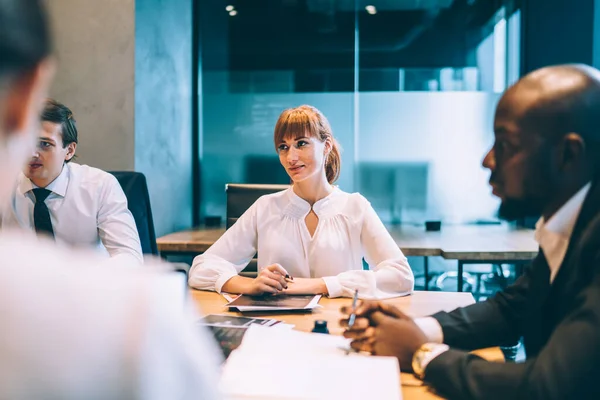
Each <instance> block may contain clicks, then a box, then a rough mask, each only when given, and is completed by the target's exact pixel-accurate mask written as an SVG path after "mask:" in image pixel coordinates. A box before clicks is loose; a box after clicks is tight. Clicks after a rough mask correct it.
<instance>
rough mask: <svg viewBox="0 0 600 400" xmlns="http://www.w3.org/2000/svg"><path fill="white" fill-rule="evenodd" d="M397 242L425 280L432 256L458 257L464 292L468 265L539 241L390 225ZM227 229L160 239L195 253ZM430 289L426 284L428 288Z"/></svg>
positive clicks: (503, 231) (466, 229)
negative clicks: (419, 263) (419, 262)
mask: <svg viewBox="0 0 600 400" xmlns="http://www.w3.org/2000/svg"><path fill="white" fill-rule="evenodd" d="M388 231H389V232H390V234H391V236H392V238H393V239H394V241H395V242H396V243H397V244H398V247H400V249H401V250H402V252H403V253H404V254H405V255H406V256H420V257H423V258H424V267H425V268H424V269H425V282H426V285H427V284H428V283H429V258H428V257H437V256H439V257H443V258H444V259H446V260H456V261H457V264H458V265H457V267H458V291H462V287H463V284H462V276H463V274H462V272H463V267H464V265H465V264H476V263H479V264H490V263H491V264H522V263H526V262H529V261H530V260H531V259H533V258H534V257H535V256H536V255H537V252H538V244H537V242H536V241H535V239H534V234H533V230H531V229H514V228H512V227H509V226H507V225H455V226H452V225H450V226H443V227H442V230H441V231H438V232H427V231H425V229H424V228H423V227H417V226H410V225H407V226H405V225H400V226H390V227H388ZM224 232H225V228H197V229H192V230H186V231H181V232H175V233H171V234H168V235H165V236H163V237H161V238H159V239H158V240H157V244H158V250H159V251H160V253H161V254H162V255H163V256H165V257H166V256H169V255H196V254H200V253H203V252H205V251H206V250H207V249H208V248H209V247H210V246H211V245H212V244H213V243H214V242H216V241H217V239H219V238H220V237H221V235H223V233H224ZM425 288H426V289H427V286H426V287H425Z"/></svg>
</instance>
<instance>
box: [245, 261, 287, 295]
mask: <svg viewBox="0 0 600 400" xmlns="http://www.w3.org/2000/svg"><path fill="white" fill-rule="evenodd" d="M286 276H289V274H288V273H287V271H286V270H285V269H284V268H283V267H282V266H281V265H279V264H271V265H269V266H266V267H265V268H263V269H262V270H261V271H260V272H259V274H258V276H257V277H256V278H255V279H253V280H252V282H251V284H250V286H249V288H248V292H247V293H246V294H250V295H260V294H264V293H270V294H278V293H281V292H282V291H284V290H285V289H287V288H288V283H287V281H286V279H285V277H286Z"/></svg>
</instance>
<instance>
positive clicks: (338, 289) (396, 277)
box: [189, 188, 414, 299]
mask: <svg viewBox="0 0 600 400" xmlns="http://www.w3.org/2000/svg"><path fill="white" fill-rule="evenodd" d="M310 210H311V206H310V204H309V203H308V202H306V201H305V200H303V199H302V198H300V197H299V196H298V195H296V194H295V193H294V191H293V189H292V188H290V189H287V190H285V191H283V192H279V193H274V194H270V195H266V196H262V197H261V198H259V199H258V200H257V201H256V202H255V203H254V204H253V205H252V206H251V207H250V208H249V209H248V210H247V211H246V212H245V213H244V214H243V215H242V216H241V217H240V218H239V219H238V221H237V222H236V223H235V224H234V225H233V226H232V227H231V228H230V229H228V230H227V231H226V232H225V234H224V235H223V236H222V237H221V238H220V239H219V240H217V242H215V244H213V245H212V246H211V247H210V248H209V249H208V250H207V251H206V252H205V253H204V254H201V255H199V256H197V257H196V258H195V259H194V263H193V266H192V269H191V270H190V275H189V284H190V285H191V286H192V287H195V288H198V289H204V290H216V291H217V292H220V291H221V288H222V287H223V285H224V284H225V282H227V281H228V280H229V279H231V278H232V277H234V276H236V275H237V274H238V273H239V272H240V271H241V270H242V269H244V267H245V266H246V265H247V264H248V262H249V261H250V260H251V259H252V258H253V257H254V255H255V254H256V253H257V250H258V269H259V271H260V269H262V268H264V267H266V266H268V265H271V264H275V263H278V264H281V266H283V268H285V269H286V270H287V271H288V273H289V274H290V275H292V276H293V277H298V278H323V280H324V281H325V285H326V286H327V291H328V293H329V296H330V297H339V296H346V297H350V296H352V295H353V294H354V290H355V289H358V291H359V296H360V297H361V298H363V299H385V298H391V297H395V296H403V295H407V294H410V293H411V292H412V290H413V285H414V277H413V273H412V270H411V269H410V266H409V265H408V261H407V260H406V257H405V256H404V254H402V251H401V250H400V248H399V247H398V245H397V244H396V243H395V242H394V240H393V239H392V237H391V236H390V234H389V232H388V231H387V229H386V228H385V226H383V224H382V222H381V220H380V219H379V217H378V216H377V214H376V213H375V210H373V207H371V204H370V203H369V202H368V201H367V200H366V199H365V198H364V197H363V196H361V195H360V194H358V193H353V194H349V193H345V192H343V191H341V190H340V189H338V188H335V189H334V190H333V192H332V193H331V194H329V195H328V196H327V197H325V198H323V199H321V200H319V201H317V202H316V203H315V204H314V205H313V206H312V210H314V212H315V214H316V215H317V217H318V218H319V222H318V225H317V228H316V230H315V232H314V235H313V237H311V235H310V233H309V231H308V229H307V227H306V223H305V217H306V216H307V215H308V213H309V212H310ZM363 257H364V258H365V260H366V261H367V263H368V264H369V268H370V270H364V269H363V262H362V260H363Z"/></svg>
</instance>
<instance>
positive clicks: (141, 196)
mask: <svg viewBox="0 0 600 400" xmlns="http://www.w3.org/2000/svg"><path fill="white" fill-rule="evenodd" d="M110 173H111V174H113V175H114V176H115V178H117V180H118V181H119V184H120V185H121V188H123V192H125V197H127V207H128V208H129V211H131V214H133V219H134V220H135V225H136V226H137V230H138V234H139V235H140V242H141V244H142V253H144V254H154V255H158V247H157V245H156V234H155V233H154V220H153V219H152V208H151V207H150V195H149V194H148V184H147V183H146V177H145V176H144V174H142V173H140V172H131V171H111V172H110Z"/></svg>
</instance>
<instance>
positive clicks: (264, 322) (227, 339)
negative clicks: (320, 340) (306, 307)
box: [197, 314, 293, 358]
mask: <svg viewBox="0 0 600 400" xmlns="http://www.w3.org/2000/svg"><path fill="white" fill-rule="evenodd" d="M197 324H198V325H202V326H205V327H207V328H208V329H209V331H210V332H211V333H212V335H213V337H214V338H215V340H216V341H217V344H218V345H219V347H220V348H221V351H222V353H223V356H224V357H225V358H227V357H229V355H230V354H231V352H232V351H233V350H235V349H237V348H238V347H239V345H240V343H241V342H242V339H243V337H244V335H245V334H246V331H247V329H248V327H250V326H252V325H259V326H264V327H269V328H271V327H281V328H287V329H291V328H292V327H293V325H290V324H285V323H282V321H279V320H276V319H266V318H250V317H239V316H235V315H216V314H210V315H207V316H205V317H203V318H201V319H199V320H198V322H197Z"/></svg>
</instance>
